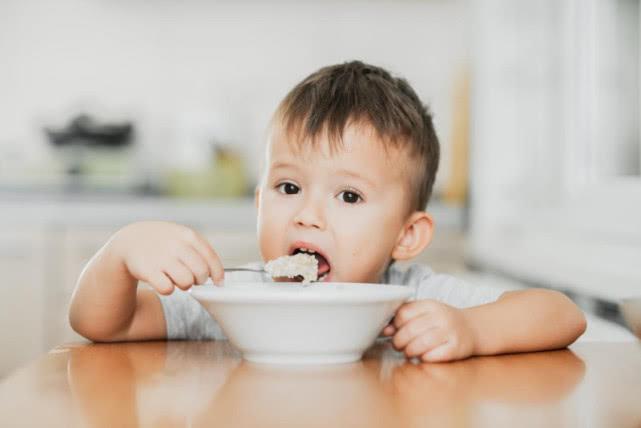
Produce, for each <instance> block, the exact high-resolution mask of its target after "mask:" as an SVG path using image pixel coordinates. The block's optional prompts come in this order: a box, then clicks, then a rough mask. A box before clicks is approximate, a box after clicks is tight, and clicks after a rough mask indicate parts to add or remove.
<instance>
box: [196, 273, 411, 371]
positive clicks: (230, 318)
mask: <svg viewBox="0 0 641 428" xmlns="http://www.w3.org/2000/svg"><path fill="white" fill-rule="evenodd" d="M191 295H192V296H193V297H194V298H195V299H196V300H198V301H199V302H200V304H201V305H203V307H204V308H205V309H206V310H207V312H209V314H210V315H211V316H212V317H213V318H214V319H215V320H216V321H217V322H218V324H219V325H220V327H221V328H222V330H223V332H224V333H225V335H226V336H227V338H228V339H229V341H230V342H231V343H232V344H233V345H234V346H235V347H236V348H238V349H239V350H240V351H241V352H242V354H243V358H245V359H246V360H248V361H252V362H258V363H270V364H336V363H348V362H353V361H357V360H359V359H360V358H361V356H362V355H363V352H364V351H365V350H366V349H367V348H368V347H369V346H370V345H372V344H373V343H374V341H375V340H376V338H377V336H378V334H379V333H380V331H381V330H382V329H383V327H385V325H386V324H387V323H388V322H389V320H390V319H391V318H392V317H393V316H394V313H395V312H396V309H398V307H399V306H400V305H401V304H402V303H403V302H404V301H406V300H407V299H409V297H410V296H411V295H412V289H410V288H409V287H405V286H400V285H383V284H355V283H323V284H312V285H310V286H308V287H302V286H301V285H300V284H292V283H236V284H225V286H224V287H216V286H208V285H205V286H201V287H193V288H192V289H191Z"/></svg>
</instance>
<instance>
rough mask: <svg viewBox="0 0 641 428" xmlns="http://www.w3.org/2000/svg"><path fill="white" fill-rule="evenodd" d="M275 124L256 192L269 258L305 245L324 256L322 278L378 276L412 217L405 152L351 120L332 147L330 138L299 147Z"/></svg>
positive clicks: (265, 256)
mask: <svg viewBox="0 0 641 428" xmlns="http://www.w3.org/2000/svg"><path fill="white" fill-rule="evenodd" d="M291 138H292V136H289V135H286V134H285V133H284V131H283V130H282V128H280V127H279V126H276V125H275V126H274V127H273V129H272V133H271V136H270V140H269V143H268V147H267V156H266V163H265V171H264V176H263V178H262V181H261V184H260V187H259V188H258V193H257V204H258V238H259V244H260V251H261V255H262V257H263V259H264V260H272V259H275V258H278V257H280V256H284V255H292V254H294V253H296V252H299V251H300V249H301V248H306V249H309V250H313V251H315V252H316V253H318V254H320V256H321V257H318V258H319V277H320V279H321V280H323V281H333V282H378V281H379V279H380V276H381V275H382V273H383V272H384V271H385V268H386V267H387V264H388V263H389V261H390V259H391V253H392V249H393V248H394V246H395V244H396V243H397V241H398V239H399V233H400V232H401V230H402V228H403V224H404V222H405V220H406V217H407V214H408V212H407V200H408V195H407V193H408V190H407V187H408V178H407V176H406V175H404V173H403V172H404V171H403V170H404V168H407V165H408V164H409V162H408V160H407V155H406V154H405V153H404V152H402V151H400V150H397V149H395V148H392V147H389V148H387V150H386V149H385V148H384V146H383V145H382V143H381V142H380V140H379V139H378V138H377V136H376V134H375V133H374V132H373V130H372V129H371V128H369V127H368V126H365V125H350V126H348V127H347V128H346V130H345V132H344V134H343V145H342V147H340V148H338V150H335V151H334V152H331V151H330V143H329V140H328V139H327V137H326V136H324V137H319V139H318V141H317V142H316V143H317V144H316V145H315V146H314V147H312V146H311V144H302V145H300V146H297V144H295V143H294V142H292V141H291V140H290V139H291Z"/></svg>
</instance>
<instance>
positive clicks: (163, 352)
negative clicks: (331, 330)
mask: <svg viewBox="0 0 641 428" xmlns="http://www.w3.org/2000/svg"><path fill="white" fill-rule="evenodd" d="M214 425H215V426H224V427H228V426H229V427H231V426H233V427H253V426H260V427H324V426H337V427H343V426H346V427H347V426H354V427H423V426H435V427H443V426H461V427H464V426H487V427H496V426H519V427H524V426H525V427H527V426H545V427H553V426H562V427H572V426H577V427H584V426H590V427H639V426H641V343H639V342H627V343H623V342H621V343H618V342H614V343H609V342H586V343H579V344H575V345H573V346H572V347H571V348H570V349H565V350H560V351H551V352H540V353H529V354H520V355H504V356H496V357H477V358H470V359H467V360H465V361H459V362H454V363H445V364H418V363H415V362H411V361H406V360H405V359H404V358H403V357H402V355H401V354H398V353H397V352H395V351H394V350H393V349H392V348H391V346H390V345H389V343H378V344H377V345H375V346H374V347H373V348H371V349H370V350H369V351H368V352H367V353H366V355H365V357H364V358H363V360H362V361H360V362H358V363H352V364H346V365H337V366H316V367H278V366H266V365H255V364H251V363H247V362H244V361H243V360H242V359H241V358H240V357H239V354H238V353H237V352H236V351H235V350H234V349H233V348H232V347H231V345H230V344H229V343H227V342H146V343H127V344H95V345H94V344H74V345H66V346H60V347H57V348H56V349H53V350H52V351H51V352H49V353H48V354H47V355H45V356H43V357H42V358H40V359H38V360H37V361H34V362H33V363H31V364H29V365H27V366H25V367H23V368H22V369H20V370H18V371H16V372H14V373H13V374H11V375H10V376H8V377H7V378H5V379H4V380H3V381H2V382H0V426H2V427H10V426H11V427H13V426H47V427H54V426H60V427H70V426H87V427H128V426H158V427H181V426H189V427H200V426H214Z"/></svg>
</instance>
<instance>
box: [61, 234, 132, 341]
mask: <svg viewBox="0 0 641 428" xmlns="http://www.w3.org/2000/svg"><path fill="white" fill-rule="evenodd" d="M137 282H138V281H137V280H136V279H135V278H134V277H133V276H132V275H131V274H130V273H129V272H128V270H127V268H126V266H125V264H124V262H123V261H122V259H121V258H120V257H119V255H118V254H117V252H116V251H114V249H113V246H112V243H111V242H108V243H107V244H106V245H105V246H104V247H103V248H102V249H101V250H100V251H99V252H98V253H97V254H96V255H95V256H94V257H93V258H92V259H91V260H90V261H89V263H87V266H86V267H85V269H84V270H83V272H82V273H81V274H80V278H79V279H78V283H77V284H76V289H75V290H74V293H73V296H72V298H71V306H70V309H69V321H70V323H71V326H72V327H73V329H74V330H75V331H77V332H78V333H80V334H82V335H83V336H85V337H87V338H89V339H92V340H97V341H102V340H110V339H112V338H113V337H115V336H117V335H118V333H119V332H121V331H122V330H124V329H126V328H127V326H128V325H129V324H130V323H131V321H132V319H133V316H134V313H135V310H136V288H137Z"/></svg>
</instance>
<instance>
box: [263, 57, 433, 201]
mask: <svg viewBox="0 0 641 428" xmlns="http://www.w3.org/2000/svg"><path fill="white" fill-rule="evenodd" d="M275 117H278V118H279V119H281V121H282V124H283V126H284V130H285V132H287V133H292V134H294V135H296V136H298V137H301V136H302V137H309V138H310V140H311V141H312V143H314V142H315V141H316V139H317V137H318V136H319V135H321V134H322V133H323V132H327V136H328V137H329V140H330V143H331V144H333V148H335V147H336V146H337V145H339V144H341V141H342V140H341V137H342V135H343V131H344V130H345V127H346V126H347V125H349V124H350V123H358V122H363V121H364V122H366V123H368V124H370V125H371V126H372V127H373V128H374V130H375V131H376V133H377V134H378V136H379V138H380V140H381V141H382V142H383V143H384V144H391V145H392V146H395V147H399V148H408V149H409V150H410V151H409V154H410V159H412V160H414V159H415V160H416V161H417V162H416V163H415V165H416V166H417V167H416V168H415V169H416V171H415V172H413V173H412V178H411V180H410V181H411V186H410V191H411V195H410V196H411V202H410V204H411V206H410V208H411V209H412V211H414V210H424V209H425V207H426V205H427V202H428V201H429V198H430V195H431V193H432V187H433V185H434V178H435V176H436V171H437V169H438V161H439V143H438V138H437V136H436V132H435V131H434V126H433V124H432V116H431V115H430V113H429V111H428V109H427V107H426V106H425V105H423V104H422V103H421V100H420V99H419V98H418V96H417V95H416V93H415V92H414V90H413V89H412V87H411V86H410V85H409V83H407V81H406V80H405V79H402V78H399V77H393V76H392V75H390V73H389V72H387V71H386V70H384V69H382V68H380V67H375V66H372V65H368V64H365V63H363V62H361V61H351V62H346V63H343V64H337V65H332V66H328V67H324V68H321V69H320V70H318V71H316V72H315V73H313V74H311V75H310V76H308V77H307V78H305V79H304V80H303V81H302V82H300V83H299V84H298V85H296V86H295V87H294V89H292V90H291V91H290V92H289V94H287V96H286V97H285V98H284V99H283V101H281V103H280V105H279V107H278V109H277V110H276V114H275ZM299 141H303V139H299Z"/></svg>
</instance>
